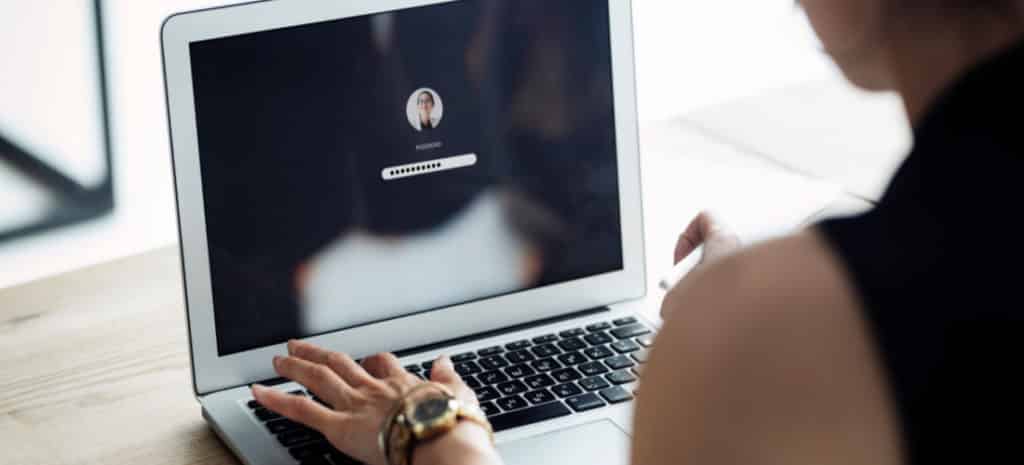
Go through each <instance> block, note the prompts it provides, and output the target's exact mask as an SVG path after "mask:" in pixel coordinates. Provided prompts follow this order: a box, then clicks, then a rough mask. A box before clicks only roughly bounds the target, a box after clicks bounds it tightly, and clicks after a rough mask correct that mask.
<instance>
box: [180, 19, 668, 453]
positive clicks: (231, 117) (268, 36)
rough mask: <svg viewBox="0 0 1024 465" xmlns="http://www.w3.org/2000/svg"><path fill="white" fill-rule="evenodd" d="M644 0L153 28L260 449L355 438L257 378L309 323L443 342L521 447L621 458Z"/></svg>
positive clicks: (635, 280)
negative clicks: (327, 434)
mask: <svg viewBox="0 0 1024 465" xmlns="http://www.w3.org/2000/svg"><path fill="white" fill-rule="evenodd" d="M632 37H633V35H632V27H631V6H630V2H629V1H621V0H614V1H612V0H459V1H424V0H346V1H336V0H301V1H300V0H278V1H266V2H255V3H247V4H241V5H235V6H229V7H223V8H215V9H207V10H201V11H194V12H188V13H182V14H177V15H174V16H172V17H170V18H168V19H167V20H166V22H165V23H164V25H163V28H162V46H163V59H164V72H165V83H166V92H167V104H168V118H169V122H170V129H171V145H172V152H173V167H174V174H175V188H176V199H177V211H178V220H179V229H180V237H181V241H180V244H181V258H182V269H183V276H184V284H185V294H186V296H185V301H186V304H187V317H188V332H189V337H190V339H189V344H190V348H191V361H192V372H193V383H194V390H195V395H196V399H197V400H198V402H199V404H200V405H201V406H202V414H203V417H204V418H205V419H206V421H207V422H208V423H209V425H210V426H211V428H212V429H213V430H214V431H215V432H216V434H217V435H218V436H219V437H220V438H221V439H222V440H223V442H224V443H225V444H226V445H227V446H228V447H229V448H230V449H231V451H232V452H233V453H234V454H236V455H237V456H238V458H239V459H240V460H241V461H242V463H245V464H249V465H271V464H275V465H277V464H281V465H283V464H289V465H291V464H310V465H311V464H333V465H340V464H347V463H352V459H350V458H348V457H346V456H345V455H344V454H342V453H341V452H340V451H337V450H335V449H333V448H332V447H331V446H330V445H329V444H328V443H327V442H325V440H324V438H323V436H322V435H320V434H318V433H316V432H315V431H311V430H308V429H306V428H304V427H302V426H300V425H298V424H295V423H292V422H290V421H288V420H287V419H283V418H281V417H280V416H279V415H277V414H276V413H275V412H273V411H270V410H268V409H266V408H264V407H262V406H261V405H259V404H258V403H256V402H254V401H253V399H252V396H251V394H250V391H249V388H248V386H249V385H250V384H252V383H263V384H266V385H271V386H273V387H275V388H277V389H280V390H282V391H285V392H290V393H293V394H295V395H304V396H313V395H314V394H313V393H310V392H309V391H308V390H307V389H306V388H304V387H303V386H300V385H297V384H295V383H293V382H290V381H288V380H282V379H274V378H275V376H276V375H275V373H274V371H273V368H272V366H271V359H272V357H273V356H274V355H278V354H285V353H286V352H287V350H286V342H287V341H288V340H289V339H292V338H297V339H303V340H307V341H309V342H312V343H315V344H318V345H321V346H324V347H327V348H329V349H331V350H335V351H341V352H345V353H348V354H350V355H351V356H353V357H354V358H357V359H358V358H361V357H365V356H368V355H371V354H375V353H379V352H394V353H396V355H398V357H399V358H400V360H401V361H402V363H403V365H404V366H406V368H407V370H408V371H409V372H410V373H413V374H415V375H417V376H421V377H427V376H429V371H430V368H431V363H430V362H431V361H432V360H434V359H435V358H436V357H437V356H439V355H440V354H448V355H450V356H452V358H453V360H454V361H455V363H456V370H457V371H458V372H459V374H460V375H462V377H463V378H464V380H465V382H466V383H467V384H468V385H469V386H471V387H472V388H473V389H474V391H475V392H476V394H477V397H478V398H479V400H480V401H481V405H482V409H483V410H484V411H485V413H486V414H487V415H488V418H489V420H490V421H491V422H492V424H493V425H494V427H495V429H496V431H497V434H496V442H497V445H498V448H499V450H500V452H501V454H502V456H503V458H504V459H505V461H506V463H509V464H513V465H514V464H534V465H536V464H541V465H543V464H549V463H550V464H555V463H557V464H560V465H566V464H577V463H578V464H593V463H601V464H611V465H614V464H625V463H627V462H628V447H629V435H630V434H631V417H632V408H633V402H634V396H635V391H636V387H637V379H638V376H639V373H640V372H641V370H642V367H643V366H644V362H645V361H646V358H647V351H648V350H649V348H650V346H651V344H652V341H653V338H654V331H656V329H657V327H656V323H655V322H653V321H648V320H646V319H644V318H643V314H642V312H643V311H644V310H645V309H649V308H650V303H649V301H648V300H645V294H646V277H645V273H644V250H643V231H642V223H641V191H640V171H639V157H638V143H637V120H636V97H635V89H634V68H633V45H632Z"/></svg>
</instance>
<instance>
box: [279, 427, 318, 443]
mask: <svg viewBox="0 0 1024 465" xmlns="http://www.w3.org/2000/svg"><path fill="white" fill-rule="evenodd" d="M323 437H324V436H323V435H322V434H320V433H318V432H316V431H313V430H311V429H308V428H303V429H297V430H292V431H285V432H283V433H281V434H278V435H277V441H278V442H280V443H281V445H282V446H285V447H292V446H297V445H299V444H303V443H307V442H310V441H316V440H318V439H323Z"/></svg>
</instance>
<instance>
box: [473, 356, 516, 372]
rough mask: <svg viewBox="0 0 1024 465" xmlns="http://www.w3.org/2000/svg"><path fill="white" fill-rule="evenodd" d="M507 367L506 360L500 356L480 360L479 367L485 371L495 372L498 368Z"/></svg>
mask: <svg viewBox="0 0 1024 465" xmlns="http://www.w3.org/2000/svg"><path fill="white" fill-rule="evenodd" d="M508 365H509V363H508V360H505V357H502V356H501V355H492V356H490V357H487V358H482V359H480V366H481V367H483V369H485V370H497V369H498V368H505V367H507V366H508Z"/></svg>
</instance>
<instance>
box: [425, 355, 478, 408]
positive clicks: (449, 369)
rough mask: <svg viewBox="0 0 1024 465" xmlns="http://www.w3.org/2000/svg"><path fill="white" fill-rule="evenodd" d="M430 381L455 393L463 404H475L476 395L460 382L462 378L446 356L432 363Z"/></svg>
mask: <svg viewBox="0 0 1024 465" xmlns="http://www.w3.org/2000/svg"><path fill="white" fill-rule="evenodd" d="M430 380H431V381H433V382H435V383H441V384H443V385H445V386H448V387H449V388H450V389H452V390H453V391H454V392H455V397H458V398H459V400H461V401H463V402H471V403H473V404H476V403H477V399H476V394H474V393H473V391H472V390H471V389H469V386H466V383H464V382H463V381H462V377H461V376H459V374H458V373H456V372H455V365H454V364H453V363H452V359H451V358H449V357H448V356H447V355H442V356H440V357H438V358H437V360H435V361H434V366H433V367H431V368H430Z"/></svg>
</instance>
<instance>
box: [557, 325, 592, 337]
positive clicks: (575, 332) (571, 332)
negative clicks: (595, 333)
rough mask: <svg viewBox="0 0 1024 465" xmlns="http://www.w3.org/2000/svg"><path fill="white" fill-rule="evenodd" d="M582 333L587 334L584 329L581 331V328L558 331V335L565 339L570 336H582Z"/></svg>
mask: <svg viewBox="0 0 1024 465" xmlns="http://www.w3.org/2000/svg"><path fill="white" fill-rule="evenodd" d="M584 334H587V333H586V331H583V328H573V329H567V330H565V331H562V332H560V333H558V335H559V336H561V337H562V338H565V339H568V338H572V337H580V336H582V335H584Z"/></svg>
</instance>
